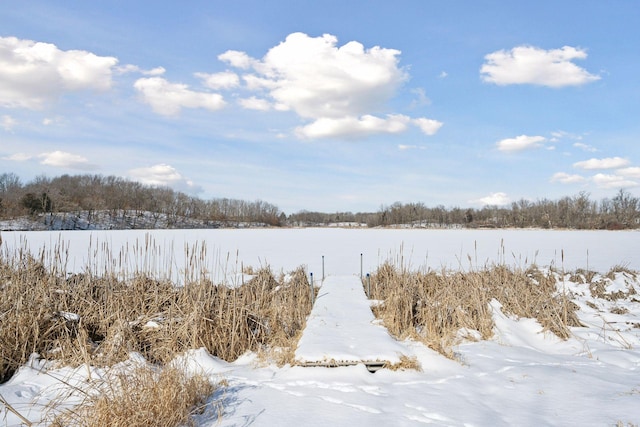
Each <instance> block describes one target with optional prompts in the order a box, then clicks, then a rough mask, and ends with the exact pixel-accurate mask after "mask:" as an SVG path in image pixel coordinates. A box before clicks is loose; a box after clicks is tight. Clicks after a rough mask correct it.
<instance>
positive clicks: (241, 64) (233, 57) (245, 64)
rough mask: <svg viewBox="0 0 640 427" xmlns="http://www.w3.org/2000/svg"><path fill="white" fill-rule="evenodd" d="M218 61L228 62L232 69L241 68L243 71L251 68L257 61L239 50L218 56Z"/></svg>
mask: <svg viewBox="0 0 640 427" xmlns="http://www.w3.org/2000/svg"><path fill="white" fill-rule="evenodd" d="M218 59H219V60H220V61H222V62H226V63H227V64H229V65H231V66H232V67H235V68H241V69H243V70H247V69H249V68H251V67H252V66H253V65H254V63H255V62H256V60H255V59H253V58H251V57H250V56H249V55H247V54H246V53H244V52H240V51H237V50H228V51H226V52H225V53H222V54H220V55H218Z"/></svg>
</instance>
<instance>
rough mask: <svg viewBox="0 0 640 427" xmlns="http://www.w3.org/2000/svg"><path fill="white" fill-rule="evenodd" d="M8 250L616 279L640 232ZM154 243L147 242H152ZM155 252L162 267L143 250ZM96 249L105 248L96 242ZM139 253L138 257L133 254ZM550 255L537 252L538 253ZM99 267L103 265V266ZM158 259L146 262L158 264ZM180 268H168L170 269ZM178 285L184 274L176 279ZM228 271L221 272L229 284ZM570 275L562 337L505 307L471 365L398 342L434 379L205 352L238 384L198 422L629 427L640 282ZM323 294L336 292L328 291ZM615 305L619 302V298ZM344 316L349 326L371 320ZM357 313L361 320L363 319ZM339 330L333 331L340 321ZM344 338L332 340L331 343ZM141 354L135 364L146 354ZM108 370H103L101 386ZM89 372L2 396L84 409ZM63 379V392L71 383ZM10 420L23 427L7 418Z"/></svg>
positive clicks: (25, 380) (42, 379)
mask: <svg viewBox="0 0 640 427" xmlns="http://www.w3.org/2000/svg"><path fill="white" fill-rule="evenodd" d="M1 236H2V239H3V245H4V248H3V249H7V248H13V247H16V246H20V245H22V244H23V243H21V239H23V238H26V239H27V244H28V245H29V247H31V248H34V249H36V250H37V248H40V247H41V246H42V245H43V244H44V245H46V246H47V247H50V246H51V245H56V244H59V245H63V246H65V247H66V248H68V250H69V261H68V262H69V264H68V266H69V269H82V268H83V266H84V263H86V260H87V258H91V255H90V253H91V251H90V250H89V246H91V247H92V248H93V251H98V253H100V251H101V249H100V248H101V245H102V244H103V243H107V244H108V245H109V247H110V249H109V253H110V254H112V255H114V256H116V255H118V253H119V251H120V250H121V248H124V249H123V250H124V251H125V252H126V254H128V259H129V260H130V261H135V262H136V263H142V264H140V268H148V269H155V270H156V271H158V273H160V272H161V271H159V270H160V269H161V268H162V263H161V262H159V261H158V259H160V260H161V261H167V260H168V259H169V260H170V261H171V265H172V266H173V268H174V269H177V270H180V269H181V268H183V267H184V265H185V263H186V261H184V259H183V258H184V247H185V245H186V246H192V245H195V244H196V243H198V244H199V245H200V244H201V243H202V242H206V246H207V247H208V259H207V261H206V264H207V265H208V267H211V271H214V270H216V269H218V268H222V267H224V268H227V269H228V272H231V271H233V270H234V269H236V268H237V266H238V265H242V264H244V265H246V266H248V265H252V266H256V265H260V264H269V265H271V267H272V268H273V269H274V270H276V271H277V270H283V271H289V270H292V269H293V268H295V267H297V266H299V265H301V264H304V265H307V266H308V268H309V270H310V271H315V272H317V274H316V277H320V271H321V269H322V256H325V269H326V275H327V276H337V275H353V274H359V272H360V254H363V255H362V259H363V269H364V271H365V272H366V271H373V270H375V267H376V266H377V265H378V264H379V263H380V262H382V261H384V260H386V259H388V258H394V259H395V258H398V259H399V257H401V256H403V262H404V263H405V265H410V266H412V267H414V268H418V267H421V266H430V267H432V268H437V269H439V268H441V267H443V266H444V267H448V268H468V267H469V266H470V265H471V266H476V265H478V266H482V265H484V263H485V262H489V263H491V262H503V261H504V262H507V263H515V264H517V265H523V266H524V265H525V264H527V263H529V264H530V263H533V262H536V263H537V264H538V265H540V266H549V265H553V266H554V267H556V268H557V269H558V270H559V271H561V270H562V268H564V269H566V270H567V271H569V270H573V269H576V268H587V267H588V268H589V269H590V270H597V271H600V272H603V273H605V272H606V271H608V270H609V268H610V267H612V266H614V265H620V264H622V265H626V266H628V267H629V268H631V269H636V270H639V269H640V239H639V238H638V237H640V235H639V234H638V233H637V232H584V231H539V230H491V231H489V230H487V231H469V230H341V229H335V230H334V229H331V230H329V229H321V230H314V229H300V230H295V229H294V230H207V231H170V232H161V231H154V232H152V234H149V235H146V237H145V233H144V232H140V233H138V232H110V233H109V232H92V233H91V234H88V233H85V232H74V233H57V232H56V233H35V232H34V233H2V234H1ZM145 238H146V239H147V240H145ZM150 240H151V241H152V243H153V246H155V247H156V248H157V249H156V252H155V255H154V256H153V259H150V258H149V257H148V256H146V255H140V254H139V253H138V252H136V250H135V249H134V248H135V247H136V241H137V242H138V243H137V244H138V245H139V246H143V247H144V246H145V244H146V243H145V242H149V241H150ZM89 242H91V245H89ZM127 243H128V249H127ZM536 253H537V255H536ZM93 262H95V261H93ZM145 262H146V264H145ZM165 265H166V264H165ZM172 274H173V273H172ZM216 274H218V273H216ZM568 279H569V276H568V275H567V276H565V280H564V281H561V282H560V284H559V286H561V287H563V288H564V289H565V290H567V291H570V292H571V293H572V294H573V295H574V297H575V300H574V301H575V302H576V303H577V304H578V305H579V307H580V310H579V311H578V316H579V318H580V320H581V322H582V323H583V324H584V325H585V326H584V327H579V328H572V332H573V336H572V337H571V338H570V339H568V340H566V341H563V340H560V339H559V338H557V337H555V336H554V335H552V334H550V333H548V332H543V331H542V328H541V326H540V325H539V324H538V323H537V321H535V320H532V319H524V318H523V319H515V318H512V317H510V316H507V315H505V314H504V313H503V312H502V311H501V308H500V304H499V303H497V301H494V302H493V303H492V304H491V308H492V310H493V316H494V320H495V325H496V326H495V336H494V338H493V339H491V340H489V341H478V342H469V341H462V342H460V344H459V345H458V346H456V348H455V353H456V357H457V360H456V361H453V360H449V359H447V358H445V357H443V356H441V355H440V354H438V353H435V352H434V351H432V350H430V349H428V348H426V347H424V346H423V345H421V344H419V343H415V342H411V341H404V342H398V343H396V344H397V345H398V346H399V348H402V349H405V350H406V352H403V353H404V354H410V355H412V356H415V357H416V359H417V361H418V363H419V364H420V365H421V367H422V371H421V372H419V371H415V370H406V371H390V370H387V369H382V370H379V371H377V372H376V373H375V374H372V373H369V372H368V371H367V369H366V368H365V367H364V366H363V365H356V366H348V367H340V368H325V367H300V366H293V367H292V366H285V367H283V368H278V367H276V366H275V365H267V366H264V365H263V364H262V363H261V362H259V361H258V360H257V356H256V355H254V354H247V355H245V356H243V357H241V358H240V359H238V360H237V361H235V362H233V363H226V362H223V361H220V360H218V359H215V358H213V357H211V356H210V355H208V354H206V352H205V351H203V350H195V351H192V352H191V353H189V354H188V355H185V360H186V361H187V366H189V368H190V369H192V370H194V371H200V372H204V373H206V374H208V375H210V376H211V378H212V380H214V381H221V380H223V379H224V380H225V384H226V385H224V386H223V387H221V388H220V389H219V390H218V392H216V394H215V395H214V396H212V397H211V402H210V403H211V405H209V406H208V409H207V410H206V411H205V413H203V414H202V415H199V416H198V418H197V420H196V423H197V425H199V426H249V425H251V426H274V425H277V426H313V425H318V426H320V425H322V426H326V425H336V426H341V425H342V426H354V425H373V426H387V425H389V426H403V425H412V426H413V425H424V424H431V425H442V426H513V425H518V426H540V425H556V426H565V425H580V426H591V425H593V426H607V425H610V426H615V425H617V424H619V425H624V426H626V425H628V424H631V425H639V424H640V404H639V403H640V372H639V368H640V283H639V282H638V279H637V278H633V277H632V276H630V275H626V274H623V273H618V274H617V275H616V276H615V277H613V278H612V279H604V278H601V279H602V281H603V282H602V283H603V289H602V292H603V297H602V298H595V297H593V296H592V295H591V293H590V291H589V286H588V285H586V284H580V283H579V281H578V280H574V281H569V280H568ZM320 293H322V290H321V291H320ZM607 296H608V297H607ZM614 296H615V297H614ZM355 313H356V312H355V311H353V312H351V311H348V310H347V311H346V312H345V310H343V311H342V312H341V313H340V318H339V319H338V316H336V317H335V318H334V319H333V320H335V321H339V322H349V321H350V320H353V321H356V320H357V319H352V317H355V316H359V315H357V314H355ZM350 315H351V316H350ZM325 321H327V319H325ZM328 321H331V319H329V320H328ZM327 339H330V338H327ZM134 357H135V355H134ZM99 374H100V370H98V369H95V368H92V377H93V378H96V377H98V376H99ZM87 375H88V370H87V369H86V368H85V367H80V368H75V369H72V368H64V367H63V368H55V367H53V366H51V365H49V364H48V363H44V362H42V361H39V360H37V359H34V360H32V361H31V363H30V364H28V365H25V366H24V367H23V368H22V369H21V370H20V371H19V372H18V373H17V374H16V375H15V376H14V377H13V378H12V379H11V380H10V381H9V382H8V383H5V384H3V385H2V386H0V395H1V396H2V398H4V399H5V400H6V401H7V402H9V403H10V404H11V405H12V406H13V407H14V408H15V409H16V410H18V411H19V412H20V413H21V414H23V415H24V416H27V417H28V418H29V419H30V420H32V421H35V422H37V421H39V420H40V419H41V417H43V416H44V414H46V405H47V404H48V403H49V402H50V401H51V400H52V399H55V398H56V397H59V396H61V395H62V396H66V394H65V393H70V394H71V397H70V398H69V399H67V403H68V404H72V403H73V402H74V400H73V399H74V397H73V396H74V395H75V396H77V393H76V394H74V389H73V387H76V386H78V387H82V386H83V384H86V381H85V380H86V379H87ZM60 379H62V380H63V381H61V380H60ZM0 411H2V412H1V413H0V423H4V424H6V425H8V426H14V425H15V426H17V425H20V420H19V419H18V418H17V417H16V416H15V415H13V414H12V413H11V412H8V411H7V410H6V409H4V408H3V407H2V404H1V403H0Z"/></svg>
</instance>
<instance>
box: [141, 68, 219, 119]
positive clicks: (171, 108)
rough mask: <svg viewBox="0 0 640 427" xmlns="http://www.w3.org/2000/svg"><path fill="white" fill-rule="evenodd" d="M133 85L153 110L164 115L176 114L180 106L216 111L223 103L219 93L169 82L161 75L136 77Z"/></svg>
mask: <svg viewBox="0 0 640 427" xmlns="http://www.w3.org/2000/svg"><path fill="white" fill-rule="evenodd" d="M133 86H134V87H135V89H136V90H137V91H138V92H139V93H140V95H141V96H142V99H143V100H144V102H146V103H147V104H149V105H151V108H152V109H153V111H155V112H156V113H158V114H162V115H165V116H173V115H176V114H178V113H180V110H181V109H182V108H205V109H207V110H210V111H217V110H219V109H221V108H223V107H224V105H225V102H224V99H223V98H222V95H220V94H217V93H208V92H197V91H193V90H190V89H189V86H187V85H185V84H180V83H170V82H168V81H167V80H165V79H163V78H162V77H149V78H142V79H138V80H137V81H136V82H135V83H134V85H133Z"/></svg>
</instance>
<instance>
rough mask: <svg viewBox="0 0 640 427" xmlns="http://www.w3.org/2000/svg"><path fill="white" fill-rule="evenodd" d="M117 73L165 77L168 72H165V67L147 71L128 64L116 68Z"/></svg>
mask: <svg viewBox="0 0 640 427" xmlns="http://www.w3.org/2000/svg"><path fill="white" fill-rule="evenodd" d="M116 71H117V72H118V73H120V74H126V73H140V74H142V75H144V76H161V75H163V74H164V73H165V72H166V71H167V70H165V68H164V67H156V68H152V69H150V70H145V69H142V68H140V67H138V66H137V65H132V64H127V65H123V66H120V67H116Z"/></svg>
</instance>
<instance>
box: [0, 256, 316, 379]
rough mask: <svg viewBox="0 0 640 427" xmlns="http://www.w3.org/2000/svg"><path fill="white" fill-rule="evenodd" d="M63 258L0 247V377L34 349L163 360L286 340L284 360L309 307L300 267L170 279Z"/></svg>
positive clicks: (95, 359)
mask: <svg viewBox="0 0 640 427" xmlns="http://www.w3.org/2000/svg"><path fill="white" fill-rule="evenodd" d="M64 258H65V255H64V254H61V253H55V251H54V253H53V254H51V253H50V252H49V253H47V254H45V253H43V252H41V253H40V256H38V257H34V256H32V255H30V254H29V253H28V251H26V250H20V251H18V253H15V254H7V253H1V254H0V382H3V381H6V380H7V379H8V378H9V377H10V376H11V375H12V374H13V373H14V372H15V371H16V369H17V368H18V367H19V366H21V365H22V364H24V363H25V362H26V361H27V360H28V358H29V356H30V355H31V354H32V353H34V352H37V353H39V354H40V355H41V356H42V357H44V358H47V359H58V360H61V361H63V362H64V363H65V364H70V365H74V364H82V363H88V364H91V365H94V366H104V365H112V364H114V363H117V362H119V361H122V360H124V359H126V358H127V357H128V355H129V353H130V352H139V353H141V354H142V355H143V356H144V357H145V358H146V359H147V360H148V361H150V362H152V363H158V364H163V363H166V362H167V361H169V360H171V359H173V358H174V357H175V356H176V355H177V354H179V353H182V352H184V351H186V350H188V349H195V348H200V347H205V348H206V349H207V350H208V351H209V352H210V353H211V354H213V355H215V356H218V357H220V358H222V359H224V360H227V361H230V360H234V359H236V358H237V357H238V356H240V355H242V354H243V353H245V352H246V351H249V350H252V351H258V350H262V349H265V348H285V350H286V349H289V351H284V352H278V353H277V354H278V358H279V360H280V362H282V363H284V362H287V361H288V360H289V359H288V358H289V357H290V355H291V354H292V353H293V350H294V349H295V344H296V342H297V341H296V339H297V337H298V335H299V334H300V333H301V330H302V328H303V327H304V324H305V321H306V317H307V315H308V314H309V312H310V310H311V296H310V292H309V282H308V281H307V275H306V273H305V271H304V269H303V268H299V269H297V270H296V271H294V272H292V273H291V274H290V275H288V276H287V278H286V280H285V277H284V276H282V277H278V278H276V277H275V276H274V274H273V273H272V272H271V270H270V269H269V268H268V267H264V268H261V269H260V270H258V271H257V272H255V275H254V277H253V278H251V279H250V280H248V281H247V282H246V283H244V284H238V285H237V286H226V285H222V284H215V283H212V282H211V281H210V280H209V279H207V278H206V276H205V275H203V274H191V273H192V272H191V273H188V274H185V277H188V278H189V281H186V282H185V283H184V284H183V285H182V286H175V285H174V284H173V283H171V282H170V281H169V280H167V279H155V278H153V277H151V276H150V275H148V274H145V273H144V272H140V271H138V272H134V274H133V276H132V277H131V278H126V277H125V276H124V275H122V274H117V273H111V272H109V271H106V272H105V273H104V274H102V275H97V274H95V273H92V272H87V273H84V274H75V275H71V276H69V275H67V274H66V272H65V265H64V264H65V263H64ZM52 260H53V261H54V262H51V261H52ZM46 265H48V267H45V266H46Z"/></svg>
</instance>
